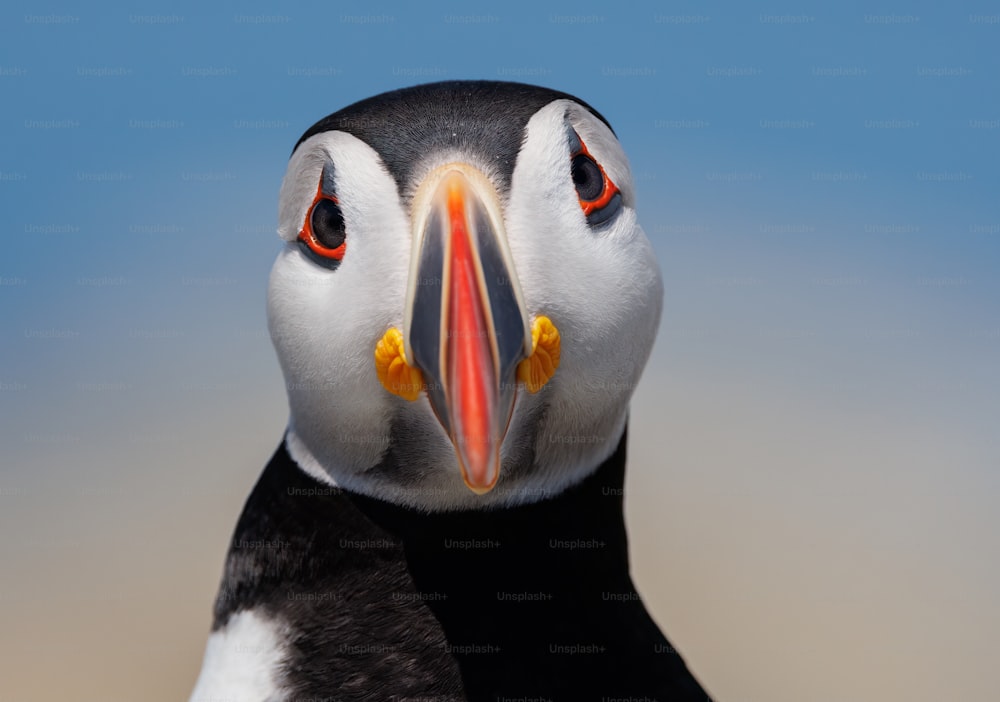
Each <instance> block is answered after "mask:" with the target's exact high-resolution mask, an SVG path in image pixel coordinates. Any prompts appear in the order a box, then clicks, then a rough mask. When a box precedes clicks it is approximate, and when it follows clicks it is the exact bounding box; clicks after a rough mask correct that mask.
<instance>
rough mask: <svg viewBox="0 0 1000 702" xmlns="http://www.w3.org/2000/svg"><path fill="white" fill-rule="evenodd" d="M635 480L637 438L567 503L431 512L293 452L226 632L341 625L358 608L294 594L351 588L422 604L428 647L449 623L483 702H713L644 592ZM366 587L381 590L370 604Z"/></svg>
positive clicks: (256, 506)
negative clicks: (261, 620) (638, 575)
mask: <svg viewBox="0 0 1000 702" xmlns="http://www.w3.org/2000/svg"><path fill="white" fill-rule="evenodd" d="M624 476H625V436H624V435H623V436H622V438H621V441H620V443H619V445H618V447H617V450H616V451H615V453H614V454H613V455H612V456H611V457H610V458H608V459H607V460H606V461H605V462H604V463H603V464H602V465H601V466H600V467H599V468H598V469H597V470H596V471H595V472H594V473H592V474H591V475H590V476H589V477H587V478H586V479H584V480H583V481H582V482H580V483H579V484H577V485H574V486H572V487H570V488H568V489H567V490H565V491H564V492H562V493H561V494H559V495H558V496H555V497H553V498H551V499H546V500H543V501H541V502H536V503H532V504H526V505H521V506H517V507H512V508H505V509H491V510H469V511H456V512H439V513H426V512H422V511H419V510H415V509H410V508H406V507H402V506H399V505H395V504H391V503H388V502H384V501H380V500H377V499H373V498H369V497H363V496H360V495H356V494H352V493H347V492H345V491H342V490H340V489H337V488H330V487H327V486H323V485H322V484H321V483H319V482H318V481H316V480H314V479H313V478H311V477H309V476H308V475H306V474H305V473H304V472H303V471H302V470H301V469H299V468H298V466H297V465H295V463H294V462H293V461H292V459H291V458H290V457H289V455H288V453H287V451H286V450H285V447H284V446H282V447H281V448H279V450H278V452H277V453H276V454H275V456H274V458H273V459H272V460H271V463H270V464H269V465H268V467H267V469H266V470H265V472H264V475H262V476H261V479H260V481H259V482H258V485H257V487H256V488H255V490H254V492H253V494H252V495H251V497H250V499H249V501H248V503H247V506H246V508H245V510H244V514H243V517H242V518H241V519H240V523H239V524H238V525H237V533H236V535H235V536H234V546H233V549H232V550H231V552H230V557H229V561H228V563H227V572H226V577H225V578H224V582H223V591H222V593H221V594H220V597H219V600H218V602H217V606H216V625H217V626H222V625H223V624H224V623H225V620H226V619H227V618H228V616H229V614H231V613H232V612H234V611H237V610H238V609H241V608H249V607H254V606H261V607H264V608H265V609H271V610H272V611H273V612H275V613H277V614H280V615H281V616H282V617H284V618H285V619H293V620H295V619H299V620H301V622H302V626H303V627H313V628H315V627H316V619H317V618H322V617H330V618H331V625H334V624H335V623H336V622H334V621H333V619H335V618H337V617H342V616H344V615H345V608H344V606H343V603H340V604H337V603H336V602H334V603H332V604H331V605H330V606H329V607H326V608H324V607H322V606H315V607H312V608H307V607H304V606H301V605H302V604H303V603H302V602H301V601H300V602H298V603H297V605H296V606H292V605H290V604H289V600H290V599H293V598H290V596H289V594H288V593H290V592H301V591H303V588H305V589H308V590H309V591H316V590H317V589H320V590H321V591H324V592H326V591H331V590H337V589H339V590H340V591H342V592H343V591H347V592H349V593H352V594H351V595H350V597H349V598H348V599H349V600H350V601H351V602H354V603H358V604H357V606H358V607H360V606H361V604H360V603H362V602H364V603H365V604H364V606H365V607H369V606H374V607H378V606H379V602H381V603H382V604H383V605H384V606H389V605H391V607H398V606H399V605H400V602H401V601H404V600H407V601H408V602H406V604H407V605H408V606H409V607H410V608H411V610H412V616H413V617H414V623H413V624H412V626H415V627H417V628H418V629H419V628H420V627H428V631H429V633H427V634H426V636H425V638H427V637H430V638H433V636H434V635H435V634H434V633H433V632H430V628H433V621H434V619H436V621H437V622H438V623H439V624H440V629H441V630H443V635H444V639H445V643H444V646H443V648H444V651H441V655H442V656H445V657H448V658H450V659H452V660H454V661H456V662H457V665H458V670H459V671H460V675H461V681H462V682H461V686H462V687H464V691H465V695H466V696H467V698H468V699H470V700H480V699H482V700H487V699H489V700H494V699H499V698H504V697H506V698H512V699H513V698H519V697H527V698H542V699H551V700H556V699H565V700H587V699H594V700H599V699H612V698H629V697H632V698H641V697H643V696H647V697H649V698H653V697H656V696H657V695H658V697H656V698H657V699H661V700H675V699H676V700H705V699H707V696H706V695H705V693H704V692H703V691H702V689H701V688H700V686H699V685H698V683H697V682H696V681H695V680H694V678H693V677H691V675H690V674H689V673H688V671H687V669H686V668H685V666H684V663H683V661H682V660H681V658H680V657H679V656H678V655H677V653H676V652H675V651H674V649H673V648H672V647H671V646H670V644H669V643H668V642H667V640H666V639H665V638H664V637H663V635H662V634H661V633H660V631H659V629H658V628H657V626H656V624H655V623H654V622H653V621H652V619H651V618H650V617H649V615H648V613H647V612H646V609H645V607H644V606H643V604H642V600H641V599H640V597H639V595H638V594H637V592H636V590H635V588H634V586H633V584H632V580H631V577H630V575H629V560H628V544H627V537H626V532H625V522H624V515H623V490H622V488H623V484H624ZM241 541H242V542H243V543H255V542H261V543H264V542H268V541H269V542H273V543H274V544H275V548H274V550H272V551H271V552H270V553H268V554H266V557H267V563H266V565H265V566H264V567H261V563H260V560H261V559H260V557H261V556H263V555H265V554H263V553H257V554H247V553H246V552H245V551H244V552H240V549H239V548H238V544H239V543H240V542H241ZM397 571H399V572H405V573H408V575H409V580H410V582H407V583H406V586H405V587H402V586H400V585H398V584H397V585H394V586H393V587H394V588H395V589H394V590H393V591H392V592H391V593H390V594H385V593H382V594H377V593H378V589H379V587H381V583H380V582H379V578H381V577H383V575H380V574H384V578H386V579H391V578H395V577H396V576H395V575H391V574H392V573H396V572H397ZM359 580H360V581H362V582H363V587H364V588H367V589H366V590H365V591H364V592H362V593H359V594H356V595H355V594H353V593H355V591H356V590H357V588H358V581H359ZM364 583H367V584H364ZM372 593H376V594H372ZM363 597H368V598H369V600H372V602H369V601H368V600H364V599H363ZM380 598H381V599H380ZM390 598H391V599H394V600H397V601H394V602H391V603H389V602H387V600H389V599H390ZM276 603H277V604H276ZM316 604H317V605H320V603H316ZM428 610H429V613H431V614H432V615H433V618H429V617H428ZM355 614H356V613H351V616H354V615H355ZM407 616H409V615H407ZM352 621H355V622H356V621H357V618H356V617H355V620H352ZM291 623H292V625H293V626H295V625H296V622H295V621H292V622H291ZM384 625H385V623H384V622H383V621H382V619H378V620H377V626H376V625H373V628H372V630H371V632H364V636H370V637H371V638H373V639H374V638H379V637H380V636H381V637H383V638H384V637H387V636H388V637H392V636H397V634H394V633H390V632H386V633H385V634H380V633H379V632H378V631H376V629H377V628H378V627H382V626H384ZM448 654H450V656H448ZM312 655H314V656H318V657H320V658H322V657H324V656H329V655H330V652H329V651H327V650H324V651H316V652H314V653H313V654H312ZM305 658H309V657H308V656H306V657H304V661H305ZM302 665H303V666H305V665H307V662H303V663H302ZM320 674H321V673H314V674H313V675H314V676H315V675H320ZM443 674H444V673H442V675H443ZM309 689H311V688H309ZM303 691H306V688H303Z"/></svg>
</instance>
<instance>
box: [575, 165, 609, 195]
mask: <svg viewBox="0 0 1000 702" xmlns="http://www.w3.org/2000/svg"><path fill="white" fill-rule="evenodd" d="M572 169H573V170H572V173H573V184H574V185H576V193H577V195H579V196H580V199H581V200H583V201H585V202H590V201H592V200H596V199H598V198H599V197H600V196H601V193H603V192H604V178H603V177H601V169H600V168H598V166H597V164H596V163H595V162H594V159H592V158H591V157H590V156H588V155H587V154H577V155H576V156H574V157H573V164H572Z"/></svg>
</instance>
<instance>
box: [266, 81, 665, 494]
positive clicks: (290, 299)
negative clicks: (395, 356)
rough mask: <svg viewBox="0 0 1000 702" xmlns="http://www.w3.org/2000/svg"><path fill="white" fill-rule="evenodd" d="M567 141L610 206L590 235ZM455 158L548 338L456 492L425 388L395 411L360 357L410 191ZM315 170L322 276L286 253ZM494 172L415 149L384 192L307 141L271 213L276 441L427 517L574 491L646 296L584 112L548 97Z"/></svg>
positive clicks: (322, 145)
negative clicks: (545, 367)
mask: <svg viewBox="0 0 1000 702" xmlns="http://www.w3.org/2000/svg"><path fill="white" fill-rule="evenodd" d="M572 130H575V132H576V134H578V135H579V137H580V139H582V141H583V143H584V144H586V147H587V148H588V150H589V152H590V154H592V155H593V157H594V158H595V159H596V161H597V162H598V163H599V164H600V165H601V166H602V167H603V168H604V170H605V172H606V173H607V175H608V177H609V178H610V179H611V180H612V181H613V182H614V183H615V184H616V185H617V186H618V189H619V190H620V192H621V195H622V207H621V208H620V211H619V212H618V213H617V214H616V215H615V216H614V217H613V218H612V219H611V220H610V221H608V222H606V223H604V224H601V225H597V226H592V225H591V224H588V222H587V218H586V217H585V215H584V213H583V211H582V209H581V207H580V202H579V199H578V197H577V192H576V189H575V185H574V182H573V179H572V176H571V168H570V164H571V146H570V141H569V138H568V134H570V133H572ZM479 160H481V159H479ZM455 161H462V162H464V163H468V164H469V165H471V166H473V167H475V168H477V169H479V170H481V171H482V172H483V173H484V174H485V175H486V176H487V178H489V179H490V180H491V181H493V182H494V183H495V185H496V186H497V188H498V197H499V200H500V203H501V205H502V208H503V213H502V214H503V225H504V228H505V231H506V237H507V242H508V245H509V248H510V253H511V256H512V260H513V265H514V268H515V274H516V276H517V278H518V280H519V282H520V288H521V291H522V294H523V302H524V305H525V307H526V311H527V314H528V317H529V319H533V318H534V317H535V316H536V315H546V316H548V317H549V318H551V320H552V321H553V322H554V323H555V325H556V326H557V327H558V329H559V331H560V335H561V337H562V344H561V362H560V366H559V368H558V370H557V371H556V373H555V375H554V376H553V377H552V378H551V380H549V382H548V384H547V385H546V386H545V387H543V388H542V389H541V390H540V391H539V392H537V393H535V394H530V393H528V392H527V391H526V390H525V389H524V388H523V387H522V388H519V389H518V391H517V399H516V403H515V405H514V410H513V414H512V416H511V420H510V424H509V427H508V430H507V434H506V437H505V439H504V441H503V444H502V446H501V453H500V455H501V465H502V468H501V474H500V479H499V482H498V484H497V485H496V487H495V488H494V489H493V490H491V491H489V492H487V493H486V494H483V495H477V494H474V493H473V492H471V491H470V490H469V489H468V488H467V487H466V485H465V484H463V480H462V477H461V474H460V470H459V467H458V463H457V459H456V454H455V448H454V445H453V444H452V442H451V440H450V439H449V437H448V435H447V434H446V433H445V431H444V429H443V428H442V426H441V423H440V422H439V421H438V420H437V418H436V417H435V415H434V412H433V410H432V408H431V406H430V403H429V402H428V399H427V397H426V395H425V394H423V393H422V394H421V396H420V397H419V398H418V399H417V400H416V401H413V402H409V401H407V400H404V399H402V398H400V397H397V396H395V395H392V394H390V393H389V392H388V391H387V390H386V389H385V388H383V386H382V384H381V383H380V381H379V379H378V376H377V374H376V370H375V363H374V358H373V354H374V350H375V346H376V344H377V342H378V341H379V339H380V338H381V337H382V335H383V334H384V333H385V332H386V330H387V329H389V328H390V327H397V328H400V329H402V328H403V324H404V317H405V305H406V296H407V283H408V276H409V270H410V260H409V259H410V251H411V243H412V227H413V225H412V223H411V219H410V198H411V197H412V194H413V192H414V191H415V190H416V188H417V186H418V185H419V181H420V180H421V179H422V178H423V176H424V175H426V174H427V173H430V172H431V171H433V170H434V169H435V168H438V167H440V166H442V165H444V164H447V163H451V162H455ZM331 165H332V173H333V178H334V184H335V190H336V196H337V198H338V201H339V204H340V208H341V210H342V212H343V217H344V223H345V228H346V232H347V238H346V250H345V253H344V256H343V260H342V262H341V263H340V265H339V266H338V267H337V268H336V269H335V270H330V269H328V268H326V267H323V266H321V265H319V264H317V263H315V262H313V261H312V260H311V259H310V258H308V257H307V256H305V255H304V254H303V253H302V252H301V251H300V249H299V247H298V246H297V243H296V239H297V237H298V236H299V232H300V230H301V229H302V227H303V222H304V220H305V218H306V215H307V212H308V210H309V208H310V206H311V204H312V202H313V198H314V196H315V195H316V191H317V185H318V183H319V182H320V179H321V178H322V174H323V171H324V167H327V168H329V167H330V166H331ZM493 169H494V165H493V164H490V163H481V162H477V158H476V157H475V156H474V155H471V154H462V153H458V152H455V151H454V150H449V151H443V152H440V153H430V154H426V155H424V157H423V159H422V160H421V162H420V163H419V164H414V168H413V169H412V170H411V173H412V179H413V182H412V183H408V184H407V187H398V186H397V183H396V181H395V180H394V179H393V177H392V175H391V174H390V173H389V171H388V170H387V169H386V167H385V166H384V165H383V162H382V160H381V159H380V157H379V154H378V153H376V151H375V150H374V149H372V148H371V147H370V146H369V145H367V144H366V143H364V142H363V141H361V140H360V139H358V138H357V137H355V136H352V135H351V134H348V133H346V132H343V131H336V130H332V131H325V132H320V133H317V134H314V135H312V136H310V137H309V138H307V139H306V140H305V141H303V142H302V143H301V144H299V146H298V148H297V149H296V150H295V152H294V154H293V155H292V158H291V161H290V162H289V165H288V171H287V173H286V175H285V179H284V182H283V183H282V187H281V194H280V205H279V230H278V231H279V234H280V236H281V237H282V238H283V239H285V240H286V242H288V243H287V245H286V247H285V249H284V250H283V251H282V252H281V253H280V254H279V256H278V258H277V260H276V261H275V264H274V267H273V269H272V272H271V281H270V289H269V296H268V320H269V327H270V331H271V336H272V340H273V342H274V345H275V348H276V349H277V353H278V358H279V360H280V362H281V366H282V370H283V372H284V375H285V381H286V385H287V390H288V398H289V404H290V409H291V416H290V420H289V427H288V433H287V442H288V448H289V451H290V453H291V455H292V457H293V458H294V459H295V461H296V462H297V463H298V464H299V465H300V466H301V467H302V468H303V469H304V470H306V471H307V472H308V473H310V474H311V475H313V476H314V477H317V478H318V479H320V480H322V481H324V482H325V483H328V484H336V485H339V486H341V487H344V488H346V489H349V490H353V491H356V492H360V493H363V494H368V495H371V496H374V497H379V498H382V499H387V500H390V501H392V502H396V503H400V504H407V505H410V506H415V507H418V508H422V509H428V510H440V509H464V508H477V507H485V506H493V505H498V504H499V505H503V504H517V503H524V502H531V501H535V500H538V499H542V498H544V497H546V496H551V495H553V494H555V493H558V492H559V491H560V490H562V489H564V488H565V487H567V486H568V485H570V484H572V483H575V482H577V481H579V480H581V479H582V478H583V477H585V476H586V475H588V474H589V473H590V472H592V471H593V470H594V469H596V468H597V466H599V465H600V464H601V463H602V462H603V461H604V460H605V459H606V458H607V457H608V456H609V455H610V454H611V453H612V452H613V451H614V449H615V448H616V446H617V445H618V442H619V439H620V438H621V435H622V432H623V431H624V427H625V421H626V415H627V409H628V402H629V398H630V397H631V394H632V391H633V389H634V388H635V385H636V383H637V382H638V379H639V376H640V374H641V372H642V369H643V367H644V366H645V363H646V361H647V359H648V356H649V352H650V350H651V348H652V344H653V339H654V337H655V335H656V330H657V326H658V323H659V318H660V309H661V301H662V294H663V292H662V283H661V279H660V272H659V267H658V265H657V263H656V258H655V256H654V254H653V250H652V247H651V246H650V244H649V242H648V240H647V239H646V236H645V234H644V233H643V231H642V229H641V227H640V226H639V224H638V222H637V219H636V213H635V190H634V186H633V182H632V175H631V172H630V170H629V166H628V161H627V159H626V157H625V154H624V152H623V150H622V148H621V145H620V144H619V142H618V140H617V139H616V138H615V136H614V134H613V133H612V132H611V130H610V129H609V128H608V127H607V126H606V125H605V124H604V123H603V122H602V121H601V120H600V119H598V118H597V117H596V116H595V115H594V114H593V113H591V112H590V111H589V110H588V109H587V108H585V107H584V106H582V105H580V104H579V103H576V102H574V101H572V100H568V99H556V100H554V101H552V102H550V103H549V104H548V105H546V106H544V107H542V108H541V109H540V110H538V111H537V112H536V113H535V114H534V115H533V116H532V117H531V118H530V120H529V121H528V124H527V127H526V129H525V136H524V140H523V142H522V146H521V149H520V151H519V153H518V156H517V160H516V163H515V164H514V167H513V172H512V174H511V177H510V186H509V189H508V188H506V187H501V185H500V182H499V179H497V178H496V177H495V173H493V172H492V171H493ZM400 190H402V191H403V192H400Z"/></svg>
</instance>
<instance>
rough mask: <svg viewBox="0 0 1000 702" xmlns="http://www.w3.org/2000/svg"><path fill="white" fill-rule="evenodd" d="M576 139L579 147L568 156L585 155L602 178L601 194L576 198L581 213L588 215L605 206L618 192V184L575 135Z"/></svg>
mask: <svg viewBox="0 0 1000 702" xmlns="http://www.w3.org/2000/svg"><path fill="white" fill-rule="evenodd" d="M577 139H579V140H580V149H579V150H578V151H576V152H575V153H573V154H570V158H576V157H577V156H586V157H587V158H588V159H589V160H590V162H591V163H593V164H594V165H595V166H597V168H598V169H599V170H600V172H601V178H602V179H603V181H604V183H603V187H602V188H601V194H600V195H598V196H597V198H596V199H593V200H584V199H583V198H579V197H578V198H577V199H578V200H579V201H580V208H581V209H582V210H583V214H584V215H586V216H588V217H589V216H590V215H591V214H592V213H593V212H595V211H597V210H602V209H604V208H605V207H607V206H608V205H609V204H610V203H611V200H612V199H614V197H615V195H617V194H618V192H619V191H618V186H617V185H615V183H614V181H612V180H611V178H609V177H608V174H607V172H606V171H605V170H604V166H602V165H601V164H600V163H599V162H598V161H597V159H596V158H594V157H593V155H591V153H590V151H589V150H588V149H587V145H586V144H585V143H583V139H582V138H580V136H579V135H577Z"/></svg>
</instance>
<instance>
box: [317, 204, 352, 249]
mask: <svg viewBox="0 0 1000 702" xmlns="http://www.w3.org/2000/svg"><path fill="white" fill-rule="evenodd" d="M310 224H311V226H312V232H313V236H315V237H316V241H318V242H319V243H320V244H322V245H323V246H325V247H326V248H328V249H335V248H337V247H338V246H340V245H341V244H343V243H344V239H346V238H347V232H346V231H345V230H344V214H343V213H342V212H341V211H340V205H338V204H337V203H336V202H334V201H333V200H328V199H326V198H323V199H322V200H320V201H319V202H317V203H316V205H315V206H314V207H313V211H312V221H311V223H310Z"/></svg>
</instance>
